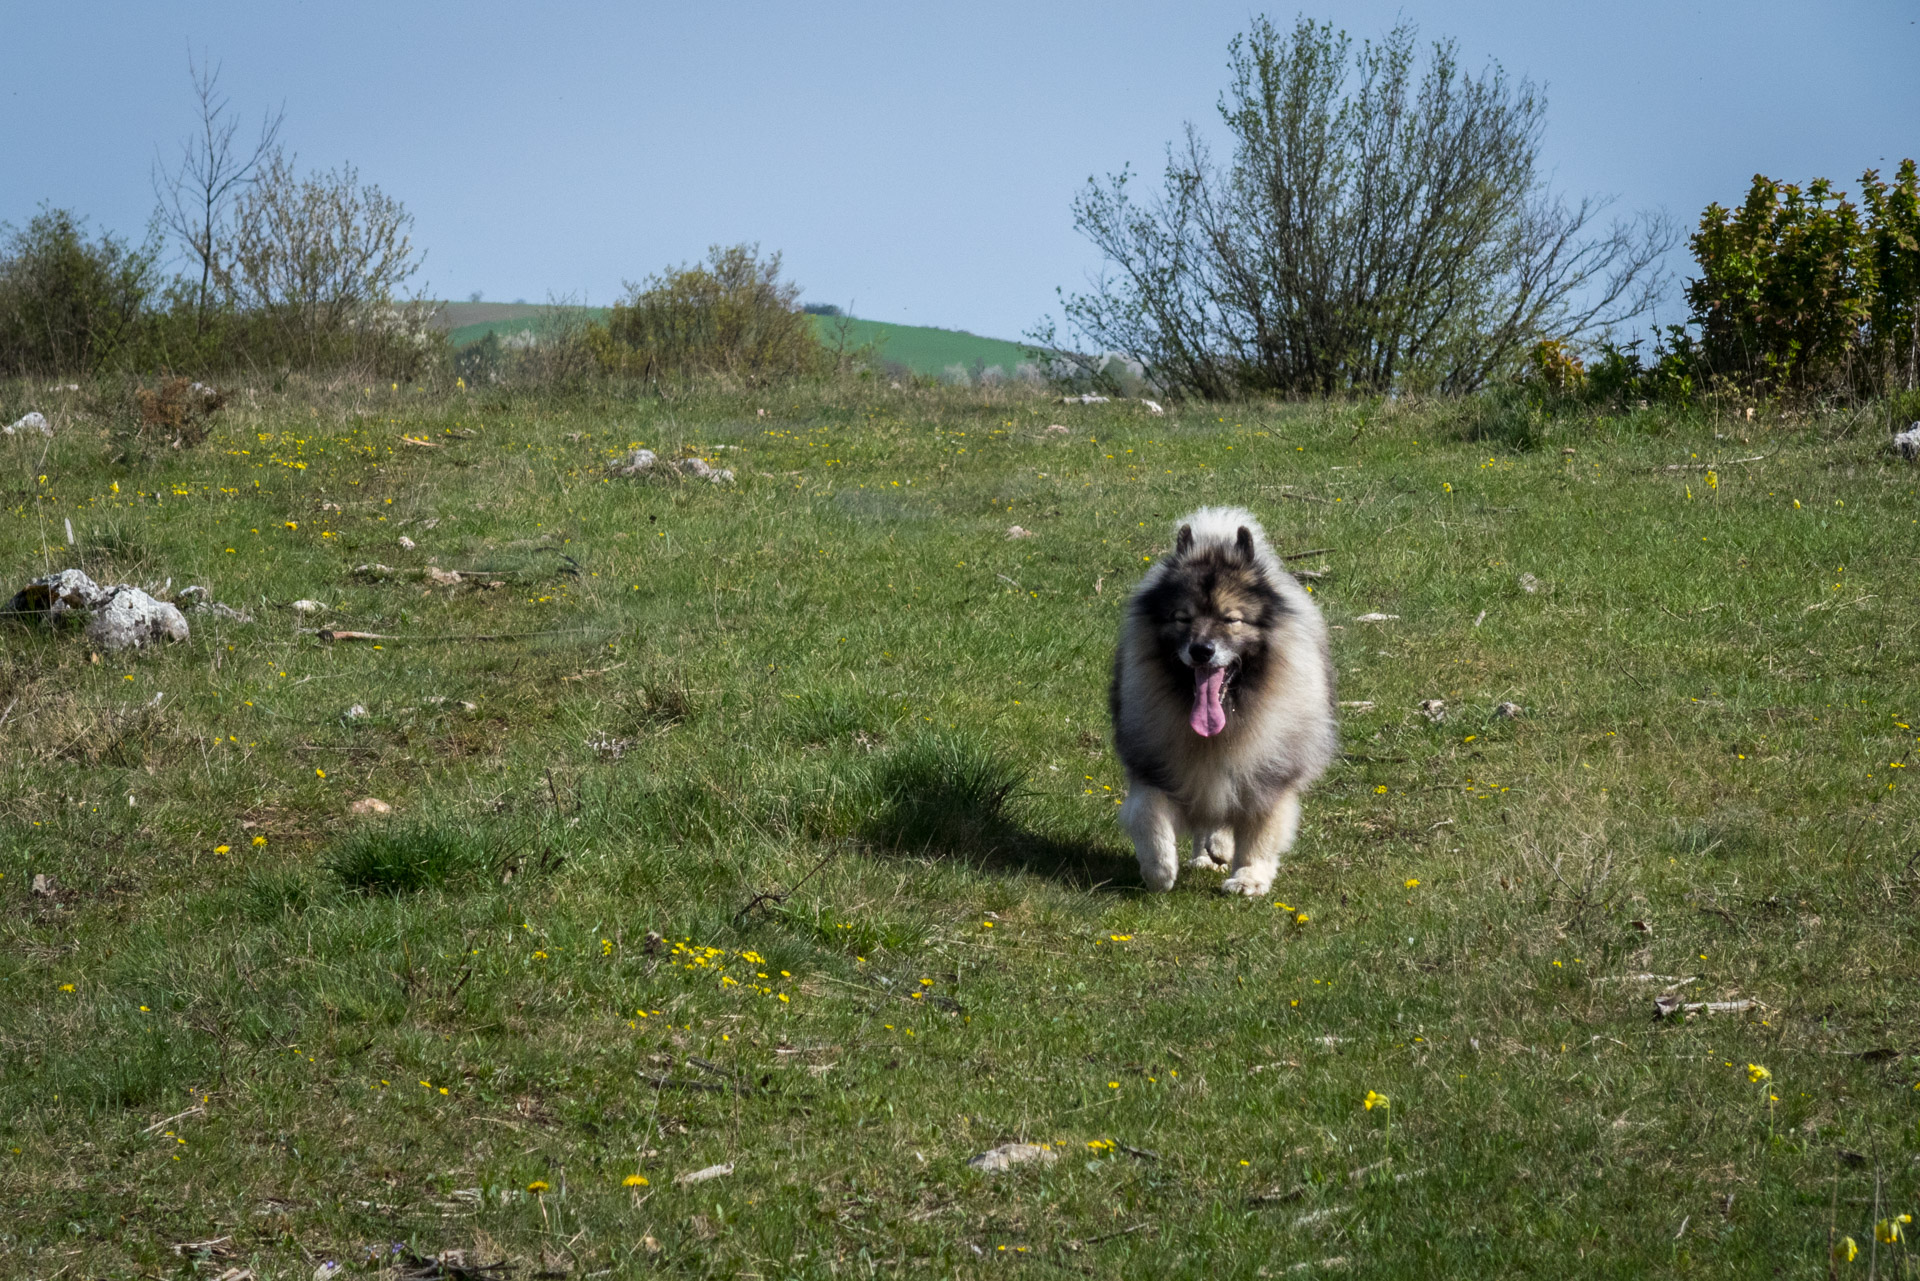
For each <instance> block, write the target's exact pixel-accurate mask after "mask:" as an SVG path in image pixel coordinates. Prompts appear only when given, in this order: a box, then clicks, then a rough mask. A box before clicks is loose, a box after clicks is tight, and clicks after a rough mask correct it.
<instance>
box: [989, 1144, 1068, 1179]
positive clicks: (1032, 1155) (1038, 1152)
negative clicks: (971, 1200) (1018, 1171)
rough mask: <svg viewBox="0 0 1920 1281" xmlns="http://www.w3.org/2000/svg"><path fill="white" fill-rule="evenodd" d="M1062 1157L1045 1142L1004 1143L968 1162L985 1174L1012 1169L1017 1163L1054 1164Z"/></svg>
mask: <svg viewBox="0 0 1920 1281" xmlns="http://www.w3.org/2000/svg"><path fill="white" fill-rule="evenodd" d="M1059 1159H1060V1154H1059V1153H1058V1152H1056V1151H1054V1149H1053V1148H1052V1147H1050V1146H1048V1145H1047V1144H1044V1143H1002V1144H1001V1145H1000V1146H999V1147H997V1148H990V1149H988V1150H987V1151H985V1152H982V1153H981V1154H980V1155H979V1156H976V1157H974V1158H972V1159H971V1160H969V1161H968V1162H967V1164H968V1165H970V1166H972V1167H973V1168H974V1169H976V1170H979V1171H981V1172H982V1173H984V1174H998V1173H1000V1172H1001V1171H1003V1170H1011V1169H1012V1168H1013V1167H1014V1166H1016V1165H1026V1164H1028V1163H1030V1162H1033V1161H1038V1162H1039V1163H1040V1164H1041V1165H1052V1164H1053V1163H1054V1162H1055V1161H1058V1160H1059Z"/></svg>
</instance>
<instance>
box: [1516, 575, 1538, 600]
mask: <svg viewBox="0 0 1920 1281" xmlns="http://www.w3.org/2000/svg"><path fill="white" fill-rule="evenodd" d="M1519 582H1520V590H1521V591H1523V592H1525V593H1526V594H1527V595H1529V596H1531V595H1533V594H1534V593H1535V592H1537V591H1539V590H1540V580H1539V579H1537V578H1535V577H1534V576H1533V575H1532V574H1522V575H1520V579H1519Z"/></svg>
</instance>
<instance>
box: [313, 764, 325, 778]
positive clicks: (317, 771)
mask: <svg viewBox="0 0 1920 1281" xmlns="http://www.w3.org/2000/svg"><path fill="white" fill-rule="evenodd" d="M313 772H314V775H315V776H316V777H319V778H325V777H326V776H327V772H326V771H325V770H323V769H321V768H319V767H318V766H315V767H314V771H313Z"/></svg>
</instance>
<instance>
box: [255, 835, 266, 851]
mask: <svg viewBox="0 0 1920 1281" xmlns="http://www.w3.org/2000/svg"><path fill="white" fill-rule="evenodd" d="M266 843H267V838H266V837H264V836H256V837H254V838H253V847H254V848H255V849H259V848H260V847H261V846H262V845H265V844H266Z"/></svg>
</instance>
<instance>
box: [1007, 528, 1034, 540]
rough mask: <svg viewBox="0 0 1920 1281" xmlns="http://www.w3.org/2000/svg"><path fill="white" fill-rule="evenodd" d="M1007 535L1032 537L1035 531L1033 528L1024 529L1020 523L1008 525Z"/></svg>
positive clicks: (1010, 536) (1009, 536) (1011, 536)
mask: <svg viewBox="0 0 1920 1281" xmlns="http://www.w3.org/2000/svg"><path fill="white" fill-rule="evenodd" d="M1007 537H1008V538H1032V537H1033V531H1032V530H1031V529H1022V528H1021V527H1020V526H1018V525H1008V526H1007Z"/></svg>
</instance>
